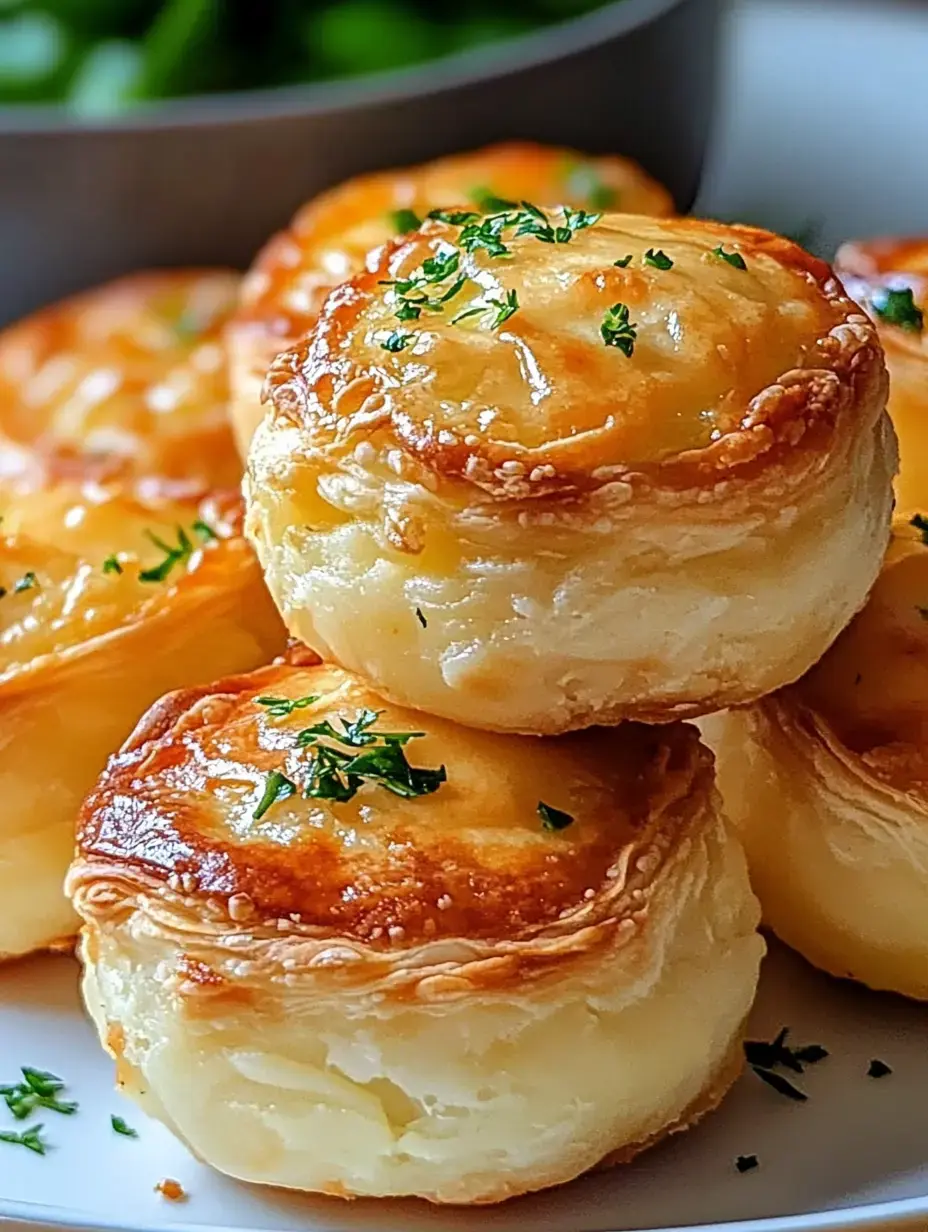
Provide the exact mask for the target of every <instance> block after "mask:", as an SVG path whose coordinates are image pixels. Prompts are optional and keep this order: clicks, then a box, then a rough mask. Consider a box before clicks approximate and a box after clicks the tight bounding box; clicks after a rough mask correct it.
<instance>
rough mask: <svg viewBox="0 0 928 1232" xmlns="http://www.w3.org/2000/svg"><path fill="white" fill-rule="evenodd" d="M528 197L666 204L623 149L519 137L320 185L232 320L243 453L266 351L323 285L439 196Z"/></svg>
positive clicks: (292, 340)
mask: <svg viewBox="0 0 928 1232" xmlns="http://www.w3.org/2000/svg"><path fill="white" fill-rule="evenodd" d="M526 197H527V198H529V199H530V200H532V201H541V202H547V203H549V204H552V205H555V204H558V203H564V204H567V205H572V206H576V207H578V208H586V209H589V210H599V209H605V208H610V209H621V210H629V211H632V212H634V213H636V214H657V215H664V214H671V213H672V212H673V200H672V198H671V196H670V193H669V192H668V191H667V190H666V189H665V188H664V187H663V186H662V185H660V184H658V183H657V182H656V181H655V180H653V179H651V177H650V176H649V175H647V174H646V173H645V172H644V171H643V170H642V169H641V167H639V166H638V165H637V164H636V163H633V162H631V161H630V160H629V159H627V158H618V157H616V156H615V155H605V156H601V157H592V156H590V155H585V154H579V153H577V151H575V150H566V149H562V148H560V147H556V146H544V145H535V144H533V143H530V142H524V141H519V142H507V143H505V144H502V145H492V146H488V147H487V148H486V149H482V150H475V151H473V152H471V153H468V154H455V155H452V156H451V157H448V158H439V159H437V160H436V161H434V162H430V163H424V164H423V165H422V166H418V167H403V168H401V169H400V170H395V171H380V172H376V173H375V174H373V175H362V176H359V177H358V178H357V179H353V180H349V181H348V182H347V183H346V184H342V185H340V186H339V187H337V188H333V189H331V190H330V191H329V192H325V193H323V194H322V195H321V196H319V197H316V198H315V199H314V200H312V201H310V202H309V203H308V204H307V205H305V206H304V207H303V208H302V209H301V210H300V211H299V213H298V214H297V215H296V217H295V218H294V220H293V222H292V223H291V224H290V226H289V227H288V228H287V230H286V231H283V232H281V234H279V235H275V236H274V238H273V239H272V240H270V242H269V243H268V244H267V245H266V246H265V248H264V250H263V251H262V252H261V253H260V254H259V256H258V258H257V260H256V261H255V264H254V266H253V267H252V269H251V270H250V271H249V273H248V274H247V275H246V277H245V280H244V282H243V284H242V293H241V303H240V305H239V308H238V311H237V312H236V313H235V314H234V316H233V318H232V321H231V323H230V325H229V329H228V333H227V341H228V350H229V373H230V381H231V386H232V402H231V415H232V422H233V426H234V428H235V432H236V436H237V439H238V442H239V446H240V448H241V450H242V454H243V456H244V454H245V453H247V451H248V444H249V442H250V440H251V437H252V434H253V433H254V430H255V428H256V427H257V426H258V424H259V423H260V421H261V419H262V418H263V415H264V410H263V408H262V406H261V386H262V384H263V382H264V377H265V374H266V373H267V370H268V367H269V366H270V363H271V361H272V360H273V359H274V357H275V356H276V355H278V354H279V353H280V352H281V351H285V350H288V349H289V348H290V347H292V346H294V345H295V344H296V343H297V341H298V340H299V339H300V338H301V337H302V335H303V334H305V333H306V331H307V330H308V329H309V328H310V327H311V326H312V325H313V322H314V321H315V318H316V316H317V314H318V312H319V309H320V308H321V306H322V303H323V300H324V299H325V297H326V295H327V293H328V292H329V291H330V290H331V288H332V287H333V286H335V285H336V284H337V283H340V282H343V281H344V280H345V279H346V278H350V277H351V276H352V275H353V274H356V273H358V272H359V271H360V270H362V269H363V268H364V261H365V257H366V256H367V254H368V252H370V250H371V249H373V248H376V247H377V246H378V245H380V244H383V243H385V242H386V241H388V240H390V239H392V238H393V237H394V236H395V235H397V234H402V233H403V232H404V231H409V230H411V229H413V228H414V227H415V226H416V225H417V221H418V220H419V219H420V218H424V217H425V215H426V214H428V212H429V211H430V210H432V209H435V208H436V207H438V206H446V205H455V204H457V203H458V202H460V201H465V202H470V203H471V205H477V206H479V208H481V209H491V208H493V207H494V204H495V203H496V202H498V201H500V200H505V199H510V200H513V201H516V202H518V201H522V200H523V199H524V198H526Z"/></svg>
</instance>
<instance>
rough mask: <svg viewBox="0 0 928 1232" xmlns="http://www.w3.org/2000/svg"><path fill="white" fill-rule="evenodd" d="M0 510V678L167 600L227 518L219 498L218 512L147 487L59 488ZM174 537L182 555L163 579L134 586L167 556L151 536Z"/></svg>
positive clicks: (224, 533) (17, 498) (228, 525)
mask: <svg viewBox="0 0 928 1232" xmlns="http://www.w3.org/2000/svg"><path fill="white" fill-rule="evenodd" d="M0 512H2V516H3V522H2V526H0V531H2V532H3V537H2V538H0V587H2V589H3V591H4V593H3V595H2V597H0V679H3V678H4V677H6V676H9V675H12V674H14V673H15V672H16V671H17V670H19V669H23V668H26V667H28V665H29V663H30V662H31V661H32V660H36V659H38V658H39V657H40V656H44V655H49V654H52V653H54V652H62V651H66V650H67V649H69V648H74V647H78V646H80V645H81V644H83V643H85V642H87V641H88V640H89V639H90V638H95V637H99V636H101V635H103V634H105V633H108V632H110V631H112V630H115V629H117V628H119V627H120V626H122V625H125V624H129V623H132V622H133V621H135V620H138V619H139V618H140V617H141V616H142V614H143V613H145V612H147V611H149V610H150V609H153V608H155V607H158V606H160V605H162V604H165V603H169V602H170V598H171V596H172V595H173V594H174V592H175V590H176V588H177V586H178V585H179V584H182V583H183V581H184V579H185V578H187V577H188V576H190V575H191V574H195V573H197V572H198V570H199V569H200V567H201V566H202V564H203V561H204V558H205V557H209V556H211V555H212V554H213V552H214V551H215V549H216V548H217V547H218V546H219V545H220V540H221V539H222V538H226V537H228V536H229V535H231V534H232V532H233V525H232V522H231V521H230V515H231V517H232V518H234V517H235V515H236V511H235V509H234V508H231V507H230V505H229V502H228V501H226V502H224V507H221V506H220V505H219V504H217V503H215V502H214V501H211V500H207V501H201V500H199V499H195V498H193V497H191V496H190V495H189V494H186V495H185V494H183V493H175V494H173V495H172V494H171V493H170V492H169V491H167V490H163V489H162V490H159V489H157V488H154V487H149V488H147V489H146V488H142V489H140V490H139V491H136V492H133V491H129V490H127V489H124V488H121V487H115V486H103V485H97V484H93V483H84V484H77V483H67V482H64V483H56V484H54V485H52V486H51V487H49V488H41V489H37V490H32V491H29V492H26V493H16V494H11V493H6V494H4V496H3V498H2V499H0ZM198 522H199V523H200V524H201V525H200V527H199V529H197V527H196V526H195V523H198ZM207 528H209V530H211V531H212V532H213V533H214V534H215V535H216V536H218V537H219V539H214V538H211V537H210V534H209V531H208V530H207ZM181 532H183V533H184V534H186V536H187V538H188V540H189V542H190V545H191V551H190V552H189V553H188V552H186V551H184V552H183V559H181V560H178V561H177V562H176V563H174V565H173V567H172V568H171V569H170V571H169V572H167V573H166V576H165V578H164V580H163V581H145V580H143V579H142V578H141V577H140V573H142V572H143V571H145V570H149V569H152V568H155V567H157V566H159V565H160V564H161V563H162V562H163V561H165V559H166V556H167V553H166V551H165V550H163V549H162V548H160V547H159V546H158V545H157V544H155V543H154V542H153V539H152V536H155V537H157V538H159V539H161V541H162V542H163V543H164V544H165V545H166V547H167V548H169V549H170V548H174V549H178V548H179V547H180V542H181V541H180V535H181ZM108 560H109V561H110V564H109V566H108V567H106V568H105V567H104V566H105V563H106V562H107V561H108ZM114 561H115V564H114V563H113V562H114ZM117 565H118V568H117Z"/></svg>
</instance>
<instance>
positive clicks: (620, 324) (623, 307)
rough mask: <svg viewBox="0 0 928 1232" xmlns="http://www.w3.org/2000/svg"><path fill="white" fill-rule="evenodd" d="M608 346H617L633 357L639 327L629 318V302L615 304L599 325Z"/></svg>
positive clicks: (629, 356) (623, 352)
mask: <svg viewBox="0 0 928 1232" xmlns="http://www.w3.org/2000/svg"><path fill="white" fill-rule="evenodd" d="M599 332H600V334H601V335H602V339H603V342H605V344H606V346H611V347H617V348H618V349H619V350H620V351H621V352H622V354H623V355H625V356H626V357H627V358H629V359H631V357H632V354H633V353H634V350H635V342H636V340H637V338H638V327H637V325H635V324H634V323H633V322H631V321H630V320H629V319H628V304H621V303H620V304H613V305H612V307H611V308H609V309H607V310H606V313H605V314H604V316H603V320H602V324H601V325H600V327H599Z"/></svg>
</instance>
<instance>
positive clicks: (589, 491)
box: [246, 210, 896, 734]
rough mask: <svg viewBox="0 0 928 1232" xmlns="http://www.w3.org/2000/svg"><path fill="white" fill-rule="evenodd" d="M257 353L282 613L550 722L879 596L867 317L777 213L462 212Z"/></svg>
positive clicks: (370, 669) (792, 669)
mask: <svg viewBox="0 0 928 1232" xmlns="http://www.w3.org/2000/svg"><path fill="white" fill-rule="evenodd" d="M449 217H450V218H451V220H452V221H431V222H429V223H428V224H427V225H426V226H425V227H424V228H423V229H422V231H421V232H419V233H416V234H415V235H413V236H411V237H409V238H407V239H406V240H399V241H397V242H396V243H394V244H393V245H392V246H389V247H387V248H385V249H384V250H383V252H382V254H381V256H380V259H379V261H378V263H377V264H376V265H375V267H374V268H372V269H371V270H369V271H367V272H365V273H363V274H360V275H357V276H356V277H355V278H353V279H351V280H350V281H349V282H348V283H346V284H345V285H344V286H342V287H340V288H338V289H337V290H335V291H334V292H333V293H332V294H331V295H330V296H329V298H328V300H327V301H326V304H325V307H324V308H323V311H322V314H321V317H320V319H319V322H318V324H317V326H316V328H315V329H314V330H313V331H312V332H311V333H310V335H309V336H308V337H307V339H306V340H305V342H304V343H302V344H301V345H300V347H299V348H297V349H296V350H295V351H292V352H289V353H287V354H285V355H282V356H281V357H280V358H279V359H278V360H277V361H276V362H275V365H274V367H273V368H272V370H271V373H270V375H269V378H268V387H267V388H268V397H269V399H270V402H271V413H270V414H269V416H268V418H267V419H266V420H265V422H264V423H263V424H262V425H261V427H260V429H259V431H258V433H257V434H256V436H255V439H254V442H253V446H252V450H251V454H250V459H249V465H248V474H247V475H246V492H247V494H248V500H249V514H248V519H247V522H246V529H247V531H248V533H249V535H250V536H251V538H252V540H253V542H254V543H255V545H256V547H257V549H258V554H259V556H260V557H261V559H262V562H263V564H264V567H265V573H266V577H267V580H268V584H269V585H270V588H271V591H272V593H273V594H274V597H275V600H276V602H277V604H278V607H279V608H280V610H281V612H282V614H283V617H284V620H285V622H286V623H287V625H288V627H289V629H290V631H291V632H292V634H293V635H294V636H295V637H297V638H299V639H300V640H301V641H304V642H306V643H307V644H308V645H311V646H312V647H313V648H314V649H316V650H317V651H319V653H320V654H322V655H323V657H325V658H328V659H333V660H335V661H337V662H339V663H341V664H342V665H343V666H345V667H348V668H350V669H352V670H355V671H358V672H360V673H362V674H363V675H365V676H366V677H367V678H368V679H369V681H370V682H371V684H372V686H373V687H374V688H376V689H377V690H378V691H379V692H382V693H383V694H385V695H387V696H390V697H392V698H393V699H395V700H396V701H398V702H401V703H403V704H415V705H416V706H418V707H420V708H421V709H424V710H427V711H429V712H431V713H434V714H440V715H443V716H445V717H447V718H452V719H455V720H457V721H459V722H463V723H467V724H471V725H473V726H478V727H486V728H492V729H500V730H514V731H523V732H538V733H543V734H545V733H555V732H558V731H564V730H567V729H571V728H580V727H584V726H588V725H590V724H594V723H615V722H617V721H619V720H621V719H625V718H632V719H640V720H644V721H646V722H663V721H667V720H670V719H673V718H675V717H680V716H688V715H698V714H702V713H708V712H711V711H714V710H718V709H720V708H722V707H725V706H728V705H732V704H735V703H743V702H748V701H751V700H752V699H754V698H755V697H757V696H760V695H762V694H764V693H767V692H770V691H771V690H772V689H775V688H777V687H779V686H780V685H783V684H785V683H786V682H788V681H790V680H793V679H795V678H797V677H798V676H800V675H801V674H802V673H803V672H804V671H805V670H806V669H807V668H808V667H809V666H810V665H811V664H812V663H813V662H815V660H816V659H817V658H818V657H819V656H820V655H821V654H822V653H823V651H824V650H825V649H826V648H827V647H828V645H830V643H831V642H832V641H833V640H834V638H835V637H836V636H837V634H838V632H839V631H840V630H841V629H842V628H843V627H844V625H846V624H847V622H848V620H849V619H850V618H851V616H852V615H853V614H854V613H855V612H856V611H857V610H858V608H859V607H860V606H861V604H862V603H863V601H864V598H865V596H866V594H867V591H868V590H869V588H870V586H871V584H872V582H873V580H874V578H875V576H876V574H877V572H878V570H879V565H880V561H881V559H882V555H883V552H884V550H885V546H886V541H887V538H888V533H889V520H890V504H891V490H890V489H891V478H892V475H893V473H894V471H895V467H896V446H895V439H894V436H893V432H892V427H891V425H890V422H889V419H888V417H887V416H886V414H885V412H884V404H885V399H886V374H885V370H884V367H883V361H882V355H881V351H880V347H879V343H878V341H877V338H876V333H875V330H874V327H873V325H872V323H871V322H870V321H869V320H868V318H867V317H866V316H865V315H864V314H863V313H862V312H861V311H860V310H859V309H858V307H857V306H856V305H855V304H853V303H852V302H851V301H850V300H848V299H847V298H846V296H845V294H844V292H843V289H842V288H841V286H840V284H839V283H838V281H837V280H836V279H835V278H834V277H833V275H832V272H831V270H830V268H829V267H828V266H827V265H826V264H824V262H821V261H818V260H816V259H815V258H814V257H811V256H809V255H808V254H807V253H805V252H804V251H803V250H802V249H800V248H798V247H796V245H794V244H792V243H791V242H790V241H788V240H785V239H782V238H780V237H778V236H774V235H771V234H769V233H767V232H764V231H758V230H754V229H750V228H731V227H725V226H722V225H720V224H716V223H711V222H701V221H697V220H692V219H674V220H666V221H665V220H654V219H650V218H641V217H631V216H619V215H610V216H606V217H604V218H602V219H600V220H599V221H597V220H596V216H595V215H594V216H590V215H589V214H581V213H577V212H575V211H570V210H568V211H566V212H564V211H560V210H557V211H552V212H550V213H549V214H545V213H544V212H542V211H538V212H537V214H536V213H532V212H531V210H519V211H512V212H509V213H503V214H497V215H491V216H488V217H482V218H477V217H469V216H466V215H465V216H462V215H460V214H459V213H453V214H452V215H450V216H449Z"/></svg>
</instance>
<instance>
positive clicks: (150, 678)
mask: <svg viewBox="0 0 928 1232" xmlns="http://www.w3.org/2000/svg"><path fill="white" fill-rule="evenodd" d="M0 514H2V516H3V523H2V527H0V530H2V538H0V592H2V593H0V611H2V615H3V624H2V629H0V731H2V735H0V784H2V792H3V818H2V823H0V897H2V900H3V904H4V909H3V912H2V915H0V956H2V957H10V956H15V955H20V954H25V953H28V952H29V951H31V950H35V949H40V948H43V947H45V946H48V945H51V944H52V943H54V942H57V941H60V940H62V939H64V938H67V937H69V936H73V935H74V933H75V932H76V928H77V920H76V917H75V916H74V913H73V912H72V910H71V908H70V906H69V904H68V902H67V900H66V899H65V897H64V894H63V892H62V882H63V880H64V874H65V872H66V870H67V867H68V863H69V861H70V859H71V856H72V854H73V849H74V830H75V825H76V820H77V813H78V809H79V807H80V803H81V801H82V799H83V797H84V796H85V794H86V793H87V791H88V790H89V788H90V787H91V785H92V784H93V782H94V780H95V779H96V777H97V775H98V774H99V773H100V771H101V770H102V768H103V766H104V765H105V763H106V759H107V757H108V756H109V755H110V753H111V752H112V751H113V750H114V749H115V748H117V747H118V746H119V744H120V743H121V741H122V740H124V739H125V737H126V735H127V734H128V733H129V732H130V731H131V730H132V727H133V726H134V724H135V722H136V721H137V719H138V717H139V715H140V714H141V713H142V712H143V711H144V710H145V708H146V707H147V706H149V705H151V703H152V702H153V701H154V700H155V699H156V698H157V697H159V696H160V695H161V694H162V693H164V692H165V691H166V690H168V689H172V688H176V687H178V686H183V685H192V684H196V683H199V682H201V681H204V680H209V679H212V678H213V677H214V676H216V675H217V674H222V673H225V672H229V671H235V670H243V669H245V668H248V667H252V666H255V665H257V664H259V663H262V662H265V661H266V660H267V658H268V657H270V656H272V655H273V654H275V653H277V652H278V651H279V650H281V649H282V647H283V643H284V638H285V635H284V632H283V629H282V627H281V625H280V622H279V619H278V617H277V614H276V611H275V610H274V608H273V605H272V603H271V601H270V599H269V597H268V596H267V593H266V591H265V589H264V586H263V584H262V581H261V575H260V570H259V568H258V565H257V562H256V561H255V559H254V557H253V555H252V553H251V550H250V549H249V547H248V545H247V544H246V543H245V541H244V539H243V538H242V537H241V533H240V527H241V509H240V502H239V500H238V498H237V496H236V495H235V494H226V495H219V494H217V495H213V496H209V495H205V494H204V493H202V491H200V492H196V491H194V490H193V489H191V488H190V487H189V486H184V485H180V486H178V485H173V486H172V485H165V484H157V483H154V482H150V481H149V482H145V483H141V484H140V485H138V486H137V487H134V488H132V487H127V486H123V485H121V484H108V485H101V484H98V483H95V482H85V483H83V484H81V483H77V482H69V481H65V480H63V479H61V478H60V476H57V475H56V476H52V477H50V478H49V481H48V483H47V484H45V485H43V486H41V487H39V488H30V489H27V490H22V491H20V490H12V489H11V490H4V492H3V495H2V498H0ZM151 536H155V537H156V538H157V539H158V540H160V545H159V543H156V542H155V541H154V539H153V538H151ZM172 552H173V553H176V557H172V556H171V553H172ZM146 574H148V576H147V577H146V576H145V575H146Z"/></svg>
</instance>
